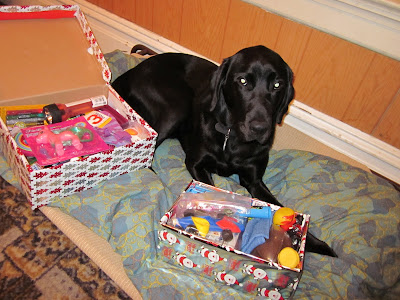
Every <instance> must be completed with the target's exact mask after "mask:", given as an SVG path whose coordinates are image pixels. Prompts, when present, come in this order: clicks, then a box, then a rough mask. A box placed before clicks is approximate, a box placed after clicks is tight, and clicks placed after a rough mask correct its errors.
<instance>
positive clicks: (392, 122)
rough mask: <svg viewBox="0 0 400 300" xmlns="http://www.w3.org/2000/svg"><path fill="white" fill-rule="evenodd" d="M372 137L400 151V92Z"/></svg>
mask: <svg viewBox="0 0 400 300" xmlns="http://www.w3.org/2000/svg"><path fill="white" fill-rule="evenodd" d="M372 135H373V136H374V137H376V138H378V139H380V140H382V141H384V142H386V143H389V144H391V145H393V146H395V147H396V148H399V149H400V90H399V92H398V93H397V95H396V97H395V100H394V101H393V103H391V104H390V105H389V106H388V108H387V109H386V112H385V113H384V114H383V116H382V118H381V119H380V122H379V123H378V125H377V126H376V128H375V129H374V130H373V132H372Z"/></svg>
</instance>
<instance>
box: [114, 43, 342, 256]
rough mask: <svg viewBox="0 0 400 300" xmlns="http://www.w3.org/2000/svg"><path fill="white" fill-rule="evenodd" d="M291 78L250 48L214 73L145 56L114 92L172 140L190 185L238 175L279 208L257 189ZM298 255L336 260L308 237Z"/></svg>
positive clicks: (187, 59) (207, 66)
mask: <svg viewBox="0 0 400 300" xmlns="http://www.w3.org/2000/svg"><path fill="white" fill-rule="evenodd" d="M292 81H293V73H292V70H291V69H290V68H289V66H288V65H287V64H286V63H285V61H284V60H283V59H282V58H281V57H280V56H279V55H278V54H277V53H275V52H274V51H272V50H270V49H268V48H266V47H264V46H256V47H251V48H246V49H243V50H241V51H239V52H238V53H236V54H235V55H233V56H232V57H229V58H227V59H225V60H224V61H223V63H222V64H221V66H220V67H218V66H216V65H215V64H213V63H211V62H209V61H207V60H205V59H202V58H199V57H195V56H191V55H187V54H178V53H166V54H160V55H156V56H153V57H151V58H149V59H147V60H145V61H144V62H142V63H141V64H139V65H138V66H137V67H135V68H133V69H131V70H129V71H128V72H126V73H125V74H123V75H121V76H120V77H119V78H117V79H116V80H115V82H114V83H113V84H112V86H113V87H114V89H115V90H116V91H117V92H118V93H119V94H120V95H121V96H122V98H124V99H125V100H126V101H127V102H128V104H129V105H130V106H131V107H132V108H133V109H135V111H137V112H138V113H139V114H140V115H141V116H142V117H143V118H144V119H145V120H146V121H147V122H148V123H149V124H150V126H152V127H153V128H154V129H155V130H156V131H157V132H158V134H159V136H158V140H157V145H159V144H161V142H162V141H163V140H165V139H166V138H171V137H174V138H178V139H179V141H180V142H181V144H182V147H183V150H184V151H185V153H186V166H187V168H188V170H189V172H190V174H191V175H192V176H193V178H195V179H196V180H199V181H202V182H204V183H208V184H213V181H212V178H211V174H212V173H216V174H219V175H221V176H229V175H232V174H238V175H239V178H240V183H241V185H243V186H244V187H245V188H247V190H248V191H249V192H250V193H251V195H252V196H253V197H254V198H258V199H260V200H263V201H266V202H269V203H273V204H276V205H280V206H282V205H281V204H280V203H279V202H278V201H277V200H276V198H275V197H274V196H273V195H272V193H271V192H270V191H269V189H268V188H267V187H266V185H265V184H264V183H263V181H262V176H263V174H264V172H265V169H266V167H267V164H268V159H269V150H270V148H271V145H272V142H273V139H274V133H275V126H276V124H280V123H281V122H282V118H283V116H284V115H285V114H286V112H287V110H288V105H289V103H290V101H291V100H292V99H293V96H294V88H293V85H292ZM306 250H307V251H311V252H316V253H320V254H325V255H330V256H336V254H335V252H334V251H333V250H332V249H331V248H330V247H329V246H328V245H327V244H326V243H324V242H322V241H320V240H318V239H317V238H315V237H314V236H312V235H311V234H310V235H308V239H307V243H306Z"/></svg>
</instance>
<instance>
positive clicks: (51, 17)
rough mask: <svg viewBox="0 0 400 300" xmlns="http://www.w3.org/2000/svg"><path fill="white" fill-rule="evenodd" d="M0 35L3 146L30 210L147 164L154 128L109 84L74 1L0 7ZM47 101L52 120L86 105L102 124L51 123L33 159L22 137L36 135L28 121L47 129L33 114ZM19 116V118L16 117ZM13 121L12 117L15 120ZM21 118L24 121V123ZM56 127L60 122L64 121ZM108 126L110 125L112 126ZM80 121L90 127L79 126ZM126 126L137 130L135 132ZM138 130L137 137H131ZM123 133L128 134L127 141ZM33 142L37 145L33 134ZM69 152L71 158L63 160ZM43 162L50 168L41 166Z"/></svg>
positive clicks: (102, 61) (105, 68) (40, 113)
mask: <svg viewBox="0 0 400 300" xmlns="http://www.w3.org/2000/svg"><path fill="white" fill-rule="evenodd" d="M0 36H1V40H2V43H1V44H2V45H1V47H0V56H1V57H2V67H1V69H0V82H1V85H0V109H1V114H2V116H1V118H0V142H1V143H0V145H1V151H2V152H3V155H4V156H5V158H6V160H7V161H8V163H9V165H10V166H11V168H12V170H13V172H14V174H15V175H16V177H17V178H18V180H19V184H20V187H21V189H22V191H23V192H24V194H25V195H26V196H27V198H28V199H29V201H30V202H31V205H32V208H33V209H34V208H37V207H40V206H42V205H46V204H48V203H49V202H51V201H52V199H54V198H55V197H63V196H68V195H70V194H73V193H76V192H80V191H83V190H86V189H89V188H92V187H94V186H95V185H97V184H98V183H100V182H101V181H104V180H109V179H111V178H114V177H116V176H119V175H122V174H125V173H128V172H131V171H134V170H137V169H140V168H145V167H149V166H150V165H151V161H152V158H153V154H154V148H155V141H156V138H157V133H156V132H155V131H154V130H153V129H152V128H151V127H150V126H149V125H148V124H147V123H146V122H145V121H144V120H143V119H142V118H141V117H140V116H139V115H138V114H137V113H136V112H135V111H134V110H133V109H132V108H131V107H130V106H129V105H128V104H127V103H126V102H125V101H124V100H123V99H122V98H121V97H120V96H119V95H118V94H117V93H116V91H115V90H113V88H112V87H111V85H110V84H109V82H110V79H111V73H110V70H109V68H108V65H107V63H106V61H105V59H104V56H103V54H102V52H101V50H100V47H99V45H98V43H97V41H96V39H95V37H94V35H93V32H92V30H91V28H90V27H89V24H88V22H87V20H86V18H85V16H84V15H83V13H82V11H81V10H80V8H79V6H76V5H65V6H0ZM47 105H50V107H52V108H54V106H55V107H56V108H57V109H59V111H58V115H57V118H59V117H61V114H62V117H67V113H66V112H67V111H68V112H70V111H71V109H72V111H73V110H74V109H75V112H77V111H78V113H79V108H82V106H83V107H84V106H85V105H86V106H87V105H90V107H93V111H94V113H95V115H92V117H91V118H92V121H93V119H94V120H96V118H98V115H97V114H99V112H100V113H102V114H101V116H102V117H101V118H103V119H102V120H103V121H104V124H102V126H104V127H102V128H100V126H98V127H96V129H95V130H94V129H93V128H94V127H90V128H91V129H90V130H89V129H88V128H89V125H87V121H88V117H87V116H86V115H85V117H83V116H82V115H81V116H80V117H79V118H85V120H82V119H79V120H78V119H76V120H77V121H76V123H74V125H73V127H71V128H72V129H74V130H75V132H73V133H71V131H66V130H64V129H67V127H66V126H67V124H66V125H63V126H64V127H62V128H63V129H62V128H61V127H60V128H59V129H58V131H55V130H56V128H55V127H54V128H51V132H47V133H50V134H52V135H47V136H46V139H44V141H42V144H40V145H39V144H38V145H39V146H38V148H37V149H36V151H37V152H35V153H37V154H38V157H37V161H36V162H32V161H31V159H30V156H29V155H28V154H29V153H30V152H29V153H28V154H26V151H34V149H33V148H32V147H30V146H32V145H29V143H28V145H27V139H26V136H27V134H28V133H29V135H31V136H32V135H35V134H37V135H39V133H42V131H39V132H38V130H37V129H36V131H35V130H34V129H32V128H35V127H32V126H31V125H32V124H33V125H38V126H42V125H40V124H42V123H41V122H42V121H43V122H44V123H43V124H44V125H43V126H42V129H43V128H45V127H46V126H47V125H48V126H50V124H48V123H46V120H47V118H48V116H47V115H46V118H44V119H43V120H42V119H41V118H37V117H42V116H43V113H44V111H40V108H41V107H44V106H47ZM38 107H39V108H38ZM60 107H61V108H60ZM98 107H100V108H101V110H99V109H98ZM21 108H23V109H21ZM24 108H27V109H26V110H24ZM32 108H36V109H39V111H35V110H32ZM76 108H78V110H76ZM18 112H22V114H18ZM32 112H35V113H36V112H37V113H38V114H32ZM11 113H13V114H17V116H16V115H12V114H11ZM24 113H26V114H24ZM92 113H93V112H92ZM6 114H7V115H6ZM32 116H33V117H34V118H31V119H29V122H33V123H32V124H31V123H29V124H28V123H27V122H28V121H27V120H28V119H26V117H32ZM22 117H23V118H24V119H23V120H20V119H19V118H22ZM50 117H51V116H50ZM12 118H17V119H18V122H17V121H16V120H14V119H12ZM110 120H111V122H109V121H110ZM19 121H23V122H25V123H23V122H22V124H23V126H20V124H21V122H19ZM78 121H80V122H79V123H78ZM35 122H38V123H35ZM67 122H74V121H67ZM88 122H89V121H88ZM108 122H109V123H108ZM116 122H118V124H117V123H116ZM17 123H18V124H19V125H18V124H17ZM94 123H96V122H94ZM122 123H123V125H124V126H125V128H123V127H122ZM15 124H17V125H18V126H17V125H15ZM58 124H64V119H63V120H62V122H61V123H58ZM89 124H90V126H91V125H93V122H92V123H91V122H89ZM110 124H113V126H112V129H111V128H110ZM114 125H116V126H114ZM120 125H121V126H120ZM27 126H28V128H24V127H27ZM53 126H57V125H56V124H54V125H53ZM85 126H88V127H87V128H83V127H85ZM93 126H94V125H93ZM107 126H108V127H107ZM130 126H134V127H136V131H135V130H132V128H130ZM16 127H18V128H16ZM49 128H50V127H49ZM53 129H54V130H53ZM106 129H107V130H108V131H107V133H106ZM19 130H20V131H21V132H22V133H23V131H24V130H25V135H24V134H22V135H21V133H20V132H18V133H17V134H18V135H16V131H19ZM63 130H64V131H63ZM101 130H102V131H101ZM129 130H130V131H129ZM137 130H138V131H139V132H140V134H139V135H137V136H135V137H134V134H137V133H138V131H137ZM35 132H36V133H35ZM61 132H62V133H61ZM54 133H56V135H54ZM98 133H99V134H102V135H103V136H106V135H107V134H108V139H109V141H110V143H109V144H106V145H107V146H105V145H104V141H105V140H106V139H104V141H103V136H101V137H100V138H99V135H98ZM85 134H86V135H87V136H86V137H84V135H85ZM127 134H128V136H129V134H132V135H131V136H130V137H131V139H130V138H127ZM77 137H78V138H77ZM112 139H114V141H111V140H112ZM122 139H124V140H125V142H124V143H123V144H122V143H120V142H121V140H122ZM60 140H61V141H62V144H61V146H60ZM34 142H35V143H39V139H37V140H34ZM57 147H58V148H57ZM82 148H83V150H82ZM70 149H71V150H70ZM96 150H98V151H97V152H96ZM55 151H56V152H55ZM73 151H76V152H73ZM67 152H68V153H67ZM92 152H95V153H92ZM88 153H89V154H88ZM67 154H68V155H70V156H71V155H72V154H74V155H76V157H73V158H69V157H68V156H66V155H67ZM39 155H42V156H43V157H44V161H42V164H41V165H40V164H38V162H39ZM53 156H59V157H58V159H59V160H60V158H61V157H62V158H64V157H65V158H68V159H66V160H64V161H58V162H57V163H52V160H46V157H47V158H49V157H53ZM34 160H35V159H34ZM46 162H48V165H45V166H43V165H44V164H46Z"/></svg>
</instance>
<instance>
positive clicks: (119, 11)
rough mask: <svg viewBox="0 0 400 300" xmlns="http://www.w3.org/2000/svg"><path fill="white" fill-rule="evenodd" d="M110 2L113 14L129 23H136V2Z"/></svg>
mask: <svg viewBox="0 0 400 300" xmlns="http://www.w3.org/2000/svg"><path fill="white" fill-rule="evenodd" d="M107 2H111V3H112V4H113V5H112V10H113V12H114V13H115V14H116V15H118V16H120V17H122V18H124V19H126V20H128V21H131V22H136V0H119V1H107Z"/></svg>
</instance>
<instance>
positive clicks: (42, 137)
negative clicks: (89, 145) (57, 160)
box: [36, 126, 83, 156]
mask: <svg viewBox="0 0 400 300" xmlns="http://www.w3.org/2000/svg"><path fill="white" fill-rule="evenodd" d="M67 141H70V142H71V144H72V146H74V147H75V149H77V150H82V148H83V145H82V143H81V141H80V140H79V137H78V136H77V135H75V134H74V133H73V132H72V131H69V130H65V131H63V132H60V133H53V132H52V131H51V130H50V129H49V128H48V127H47V126H44V128H43V131H42V132H41V133H39V134H38V136H37V137H36V143H38V144H51V145H52V146H53V147H54V148H55V149H56V153H57V155H58V156H63V155H64V153H65V151H64V144H63V143H64V142H67Z"/></svg>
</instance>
